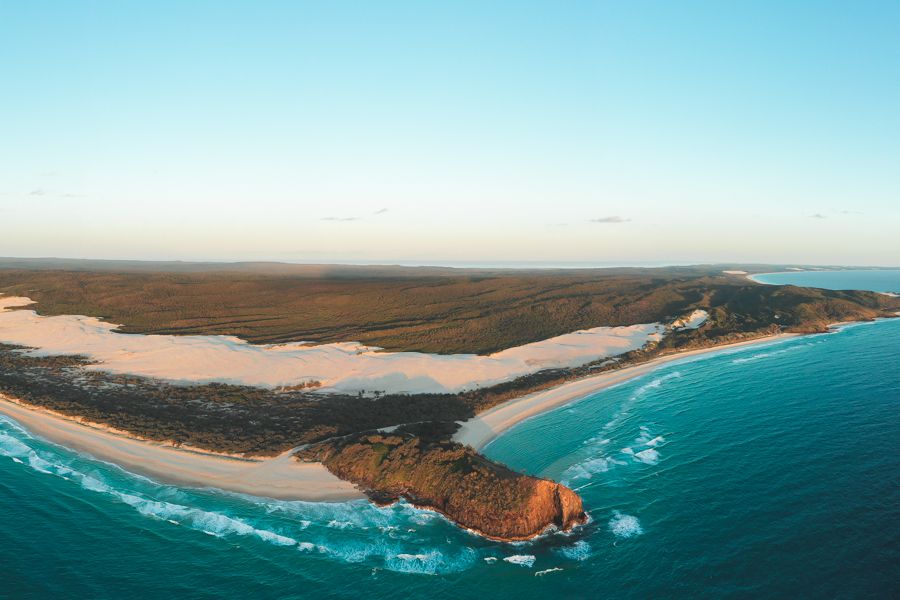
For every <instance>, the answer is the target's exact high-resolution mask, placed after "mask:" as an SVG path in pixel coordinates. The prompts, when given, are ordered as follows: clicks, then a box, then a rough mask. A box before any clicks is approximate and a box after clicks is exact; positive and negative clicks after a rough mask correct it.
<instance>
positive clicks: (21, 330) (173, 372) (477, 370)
mask: <svg viewBox="0 0 900 600" xmlns="http://www.w3.org/2000/svg"><path fill="white" fill-rule="evenodd" d="M30 303H31V301H30V300H29V299H28V298H21V297H5V298H0V342H4V343H8V344H18V345H22V346H29V347H32V348H37V349H38V353H39V354H46V355H50V354H81V355H85V356H87V357H89V358H91V359H93V360H95V361H98V363H99V364H97V365H94V366H92V367H90V368H93V369H98V370H104V371H110V372H114V373H130V374H134V375H143V376H147V377H155V378H159V379H166V380H172V381H179V382H190V383H208V382H214V381H216V382H223V383H233V384H243V385H255V386H263V387H278V386H290V385H296V384H300V383H303V382H309V381H318V382H321V384H322V385H323V387H325V388H329V389H331V390H333V391H342V392H351V393H354V392H357V391H360V390H364V391H370V392H371V391H383V392H406V393H430V392H458V391H461V390H464V389H470V388H472V387H475V386H486V385H492V384H495V383H499V382H502V381H507V380H509V379H512V378H515V377H517V376H520V375H525V374H528V373H533V372H535V371H539V370H540V369H546V368H550V367H574V366H580V365H583V364H586V363H588V362H590V361H592V360H596V359H598V358H604V357H610V356H615V355H618V354H622V353H624V352H629V351H631V350H635V349H637V348H640V347H642V346H643V345H645V344H646V343H647V342H649V341H651V340H658V339H660V336H661V335H662V334H663V331H664V328H663V327H662V326H661V325H659V324H656V323H649V324H643V325H632V326H630V327H595V328H593V329H587V330H584V331H577V332H574V333H569V334H565V335H561V336H557V337H554V338H550V339H548V340H543V341H540V342H534V343H531V344H526V345H524V346H519V347H516V348H510V349H507V350H503V351H502V352H497V353H495V354H492V355H490V356H478V355H474V354H454V355H436V354H423V353H418V352H380V351H378V349H377V348H372V347H368V346H364V345H362V344H359V343H355V342H347V343H337V344H321V345H309V344H302V343H293V344H283V345H254V344H249V343H247V342H245V341H243V340H240V339H238V338H235V337H229V336H210V335H207V336H200V335H184V336H177V335H138V334H123V333H116V332H115V331H114V330H115V329H116V325H114V324H110V323H105V322H103V321H101V320H99V319H96V318H93V317H84V316H77V315H62V316H55V317H44V316H40V315H38V314H36V313H35V312H34V311H31V310H8V309H9V308H12V307H19V306H27V305H28V304H30Z"/></svg>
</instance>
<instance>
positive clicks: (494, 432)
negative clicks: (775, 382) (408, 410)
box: [453, 333, 801, 450]
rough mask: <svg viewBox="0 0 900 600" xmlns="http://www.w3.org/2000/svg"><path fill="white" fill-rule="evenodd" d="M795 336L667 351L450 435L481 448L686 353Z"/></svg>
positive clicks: (536, 396) (502, 409)
mask: <svg viewBox="0 0 900 600" xmlns="http://www.w3.org/2000/svg"><path fill="white" fill-rule="evenodd" d="M797 335H801V334H796V333H780V334H777V335H771V336H766V337H762V338H757V339H753V340H748V341H744V342H736V343H734V344H726V345H721V346H715V347H711V348H702V349H699V350H690V351H687V352H678V353H675V354H669V355H666V356H661V357H659V358H655V359H653V360H650V361H647V362H646V363H642V364H639V365H634V366H631V367H624V368H622V369H617V370H614V371H607V372H605V373H601V374H599V375H594V376H593V377H587V378H585V379H578V380H575V381H572V382H569V383H564V384H562V385H560V386H557V387H554V388H550V389H548V390H543V391H540V392H534V393H533V394H528V395H527V396H522V397H520V398H514V399H512V400H509V401H507V402H504V403H503V404H500V405H498V406H495V407H494V408H492V409H490V410H486V411H485V412H483V413H480V414H479V415H478V416H476V417H473V418H471V419H469V420H468V421H465V422H464V423H463V424H462V426H461V427H460V428H459V430H457V432H456V433H455V434H454V435H453V439H454V441H457V442H459V443H461V444H467V445H469V446H472V447H473V448H475V449H476V450H481V449H482V448H484V447H485V446H486V445H487V444H488V443H490V442H491V441H492V440H493V439H494V438H496V437H497V436H498V435H500V434H501V433H503V432H504V431H506V430H507V429H509V428H510V427H512V426H513V425H516V424H518V423H521V422H522V421H524V420H525V419H528V418H531V417H534V416H536V415H539V414H541V413H544V412H547V411H548V410H552V409H554V408H557V407H559V406H562V405H564V404H568V403H570V402H573V401H575V400H578V399H580V398H584V397H585V396H587V395H589V394H593V393H595V392H599V391H600V390H604V389H606V388H609V387H612V386H614V385H619V384H621V383H625V382H626V381H628V380H629V379H634V378H635V377H639V376H641V375H645V374H647V373H649V372H651V371H655V370H656V369H658V368H660V367H662V366H663V365H665V364H666V363H670V362H672V361H675V360H680V359H682V358H686V357H689V356H696V355H698V354H708V353H711V352H716V351H720V350H727V349H733V348H738V347H741V346H749V345H752V344H759V343H762V342H771V341H773V340H777V339H781V338H787V337H794V336H797Z"/></svg>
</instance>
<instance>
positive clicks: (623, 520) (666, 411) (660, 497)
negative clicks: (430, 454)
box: [0, 319, 900, 599]
mask: <svg viewBox="0 0 900 600" xmlns="http://www.w3.org/2000/svg"><path fill="white" fill-rule="evenodd" d="M898 365H900V319H898V320H896V321H894V320H891V321H881V322H877V323H871V324H862V325H853V326H849V327H846V328H844V329H842V330H840V331H839V332H837V333H832V334H824V335H817V336H809V337H803V338H794V339H790V340H787V341H778V342H773V343H768V344H765V345H759V346H753V347H748V348H743V349H740V350H726V351H722V352H720V353H716V354H712V355H707V356H703V357H694V358H687V359H685V360H683V361H681V362H677V363H671V364H668V365H666V366H665V367H663V368H661V369H659V370H657V371H655V372H653V373H651V374H648V375H646V376H644V377H642V378H640V379H636V380H633V381H631V382H629V383H627V384H624V385H621V386H619V387H616V388H613V389H610V390H606V391H604V392H601V393H598V394H595V395H592V396H589V397H587V398H585V399H583V400H581V401H579V402H577V403H575V404H571V405H569V406H566V407H563V408H561V409H559V410H556V411H554V412H551V413H547V414H545V415H542V416H539V417H537V418H534V419H531V420H529V421H526V422H524V423H522V424H521V425H519V426H518V427H516V428H514V429H513V430H511V431H509V432H508V433H507V434H506V435H504V436H502V437H500V438H499V439H497V440H496V441H495V442H494V443H493V444H491V445H490V446H489V447H488V448H487V450H486V453H487V454H488V455H489V456H491V457H492V458H495V459H498V460H502V461H504V462H506V463H508V464H510V465H511V466H513V467H514V468H517V469H522V470H525V471H528V472H530V473H535V474H539V475H544V476H549V477H553V478H557V479H560V480H563V481H565V482H566V483H568V484H569V485H571V486H572V487H574V488H576V489H578V490H579V492H580V493H581V494H582V496H583V497H584V500H585V504H586V506H587V508H588V510H589V512H590V515H591V518H592V521H591V523H590V524H589V525H587V526H585V527H584V528H582V529H580V530H579V531H578V532H576V533H575V534H572V535H559V534H557V535H550V536H547V537H546V538H543V539H540V540H537V541H534V542H529V543H522V544H515V545H509V544H500V543H494V542H488V541H484V540H482V539H480V538H478V537H476V536H473V535H471V534H468V533H466V532H463V531H461V530H459V529H457V528H456V527H454V526H452V525H451V524H449V523H448V522H446V521H445V520H444V519H443V518H441V517H439V516H436V515H434V514H433V513H429V512H425V511H419V510H416V509H413V508H411V507H409V506H406V505H398V506H394V507H391V508H386V509H379V508H375V507H373V506H371V505H369V504H367V503H365V502H350V503H339V504H310V503H303V502H280V501H274V500H260V499H254V498H249V497H241V496H235V495H229V494H224V493H220V492H215V491H211V490H206V491H204V490H190V489H184V488H177V487H172V486H167V485H160V484H157V483H154V482H152V481H150V480H147V479H144V478H140V477H136V476H133V475H129V474H128V473H125V472H123V471H121V470H119V469H117V468H116V467H114V466H112V465H108V464H104V463H101V462H98V461H94V460H91V459H89V458H86V457H83V456H79V455H78V454H76V453H73V452H70V451H67V450H65V449H63V448H60V447H58V446H55V445H53V444H50V443H48V442H45V441H42V440H40V439H38V438H35V437H32V436H30V435H29V434H28V433H27V432H25V431H24V430H22V429H21V428H19V427H18V426H17V425H16V424H15V423H14V422H12V421H10V420H8V419H5V418H2V417H0V515H2V521H0V570H2V577H0V597H11V598H19V597H87V598H172V597H191V598H206V597H208V598H223V597H224V598H247V597H253V598H276V597H279V598H283V597H291V598H319V597H334V598H355V597H360V596H363V595H364V596H365V597H367V598H375V599H380V598H475V597H485V596H486V595H491V596H492V597H515V598H518V599H528V598H544V597H547V596H548V595H552V597H559V598H606V597H610V598H657V597H660V598H700V597H715V598H721V597H733V598H761V597H766V598H768V597H804V598H834V597H838V598H889V597H898V594H900V567H898V565H900V411H898V408H900V368H898ZM507 558H512V559H513V560H512V561H511V562H510V561H505V560H503V559H507ZM532 561H533V562H532Z"/></svg>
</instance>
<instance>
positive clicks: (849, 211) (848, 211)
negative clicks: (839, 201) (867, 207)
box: [840, 210, 863, 215]
mask: <svg viewBox="0 0 900 600" xmlns="http://www.w3.org/2000/svg"><path fill="white" fill-rule="evenodd" d="M840 213H841V214H842V215H861V214H863V211H861V210H842V211H840Z"/></svg>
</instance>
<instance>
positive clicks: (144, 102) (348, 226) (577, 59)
mask: <svg viewBox="0 0 900 600" xmlns="http://www.w3.org/2000/svg"><path fill="white" fill-rule="evenodd" d="M897 31H900V3H897V2H883V3H879V2H853V3H849V2H745V3H735V2H677V3H676V2H601V1H597V2H508V3H504V2H455V3H427V2H425V3H421V2H419V3H416V2H409V3H393V2H378V3H372V2H366V3H362V2H360V3H348V2H316V3H313V2H308V3H306V2H285V3H279V2H222V1H219V2H124V1H122V2H111V1H108V2H24V1H22V2H18V1H9V2H4V3H2V4H0V53H2V56H3V59H2V60H0V82H2V88H0V92H2V93H0V224H2V227H0V255H12V256H69V257H97V258H144V259H174V258H183V259H215V260H230V259H251V260H263V259H277V260H290V261H316V262H323V261H324V262H327V261H344V262H354V261H392V262H394V261H401V262H412V263H416V262H421V263H429V262H432V263H433V262H460V263H467V262H503V261H524V262H530V261H549V262H564V263H566V262H597V263H630V262H708V261H739V262H744V261H761V262H805V263H819V264H823V263H843V264H898V263H900V233H898V232H900V36H898V35H897V33H896V32H897Z"/></svg>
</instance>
